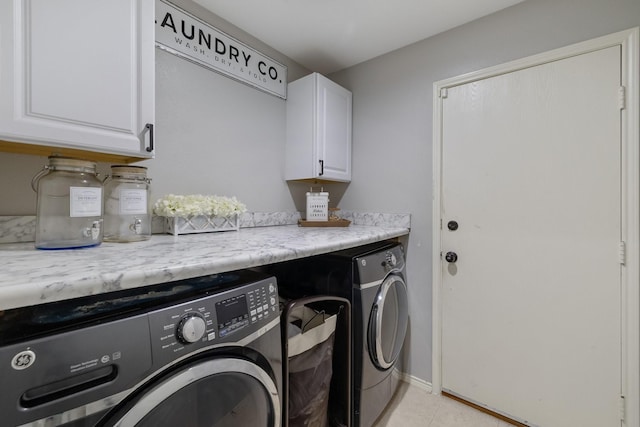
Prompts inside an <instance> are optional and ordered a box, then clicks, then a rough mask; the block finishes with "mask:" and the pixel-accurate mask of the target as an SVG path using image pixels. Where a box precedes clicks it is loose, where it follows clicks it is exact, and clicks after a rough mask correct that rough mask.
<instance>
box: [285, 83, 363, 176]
mask: <svg viewBox="0 0 640 427" xmlns="http://www.w3.org/2000/svg"><path fill="white" fill-rule="evenodd" d="M285 156H286V159H285V164H286V166H285V168H286V169H285V179H287V180H300V179H321V180H328V181H341V182H349V181H351V92H349V91H348V90H346V89H345V88H343V87H341V86H339V85H337V84H336V83H334V82H332V81H331V80H329V79H327V78H326V77H324V76H322V75H320V74H318V73H313V74H310V75H308V76H306V77H303V78H301V79H299V80H296V81H294V82H291V83H290V84H289V86H288V89H287V142H286V153H285Z"/></svg>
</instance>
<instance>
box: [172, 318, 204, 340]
mask: <svg viewBox="0 0 640 427" xmlns="http://www.w3.org/2000/svg"><path fill="white" fill-rule="evenodd" d="M206 329H207V324H206V322H205V321H204V319H203V318H202V316H200V315H199V314H197V313H190V314H187V315H186V316H184V317H183V318H182V320H180V323H178V329H177V336H178V340H180V341H181V342H182V343H184V344H191V343H194V342H198V341H200V340H201V339H202V337H204V334H205V332H206Z"/></svg>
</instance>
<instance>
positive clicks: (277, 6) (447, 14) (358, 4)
mask: <svg viewBox="0 0 640 427" xmlns="http://www.w3.org/2000/svg"><path fill="white" fill-rule="evenodd" d="M194 1H195V2H196V3H198V4H200V5H201V6H203V7H205V8H207V9H208V10H210V11H211V12H213V13H215V14H216V15H218V16H220V17H221V18H223V19H225V20H227V21H229V22H230V23H232V24H233V25H235V26H237V27H239V28H241V29H242V30H244V31H246V32H247V33H249V34H251V35H252V36H254V37H256V38H257V39H259V40H261V41H262V42H264V43H266V44H267V45H269V46H271V47H272V48H274V49H276V50H277V51H279V52H281V53H283V54H285V55H286V56H288V57H289V58H291V59H293V60H294V61H296V62H297V63H299V64H301V65H302V66H304V67H306V68H308V69H309V70H311V71H317V72H319V73H322V74H329V73H332V72H334V71H338V70H342V69H344V68H348V67H350V66H352V65H355V64H359V63H360V62H364V61H366V60H368V59H371V58H375V57H376V56H380V55H382V54H385V53H387V52H391V51H392V50H396V49H399V48H401V47H404V46H407V45H409V44H412V43H414V42H417V41H420V40H423V39H426V38H427V37H430V36H433V35H435V34H438V33H441V32H443V31H446V30H448V29H451V28H454V27H457V26H459V25H462V24H464V23H466V22H469V21H472V20H474V19H477V18H480V17H482V16H485V15H489V14H491V13H493V12H496V11H498V10H500V9H504V8H506V7H509V6H511V5H514V4H516V3H520V2H521V1H523V0H194Z"/></svg>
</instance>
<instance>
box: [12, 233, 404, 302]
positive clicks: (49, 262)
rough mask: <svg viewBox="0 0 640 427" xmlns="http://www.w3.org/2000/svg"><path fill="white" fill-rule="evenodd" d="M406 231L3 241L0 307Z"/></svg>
mask: <svg viewBox="0 0 640 427" xmlns="http://www.w3.org/2000/svg"><path fill="white" fill-rule="evenodd" d="M408 234H409V228H404V227H379V226H368V225H363V226H357V225H356V226H354V225H352V226H350V227H347V228H344V229H339V228H313V227H311V228H305V227H298V226H292V225H284V226H271V227H259V228H248V229H241V230H240V231H230V232H223V233H207V234H198V235H184V236H169V235H160V236H153V237H152V239H151V240H149V241H146V242H137V243H127V244H119V243H103V244H102V245H101V246H100V248H99V249H98V248H93V249H84V250H77V251H38V250H34V249H32V245H29V244H15V245H5V247H4V250H3V251H2V254H3V260H4V261H5V267H7V268H6V269H3V270H4V271H3V272H0V310H8V309H12V308H18V307H25V306H30V305H37V304H44V303H49V302H54V301H61V300H65V299H72V298H77V297H82V296H88V295H95V294H100V293H107V292H112V291H118V290H124V289H131V288H135V287H142V286H149V285H155V284H158V283H163V282H167V281H173V280H182V279H188V278H192V277H198V276H204V275H208V274H215V273H221V272H226V271H233V270H239V269H243V268H251V267H257V266H261V265H267V264H272V263H276V262H282V261H289V260H292V259H296V258H303V257H308V256H313V255H318V254H322V253H328V252H333V251H336V250H341V249H347V248H350V247H354V246H360V245H364V244H368V243H373V242H376V241H381V240H386V239H393V238H397V237H401V236H404V235H408ZM10 246H12V247H13V248H10ZM12 249H13V252H12ZM4 255H7V256H4Z"/></svg>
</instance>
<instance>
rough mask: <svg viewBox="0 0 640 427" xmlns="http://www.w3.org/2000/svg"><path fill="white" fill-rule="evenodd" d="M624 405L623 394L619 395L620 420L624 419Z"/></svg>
mask: <svg viewBox="0 0 640 427" xmlns="http://www.w3.org/2000/svg"><path fill="white" fill-rule="evenodd" d="M626 406H627V405H625V401H624V396H620V420H621V421H624V419H625V416H626V415H627V414H626Z"/></svg>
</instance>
